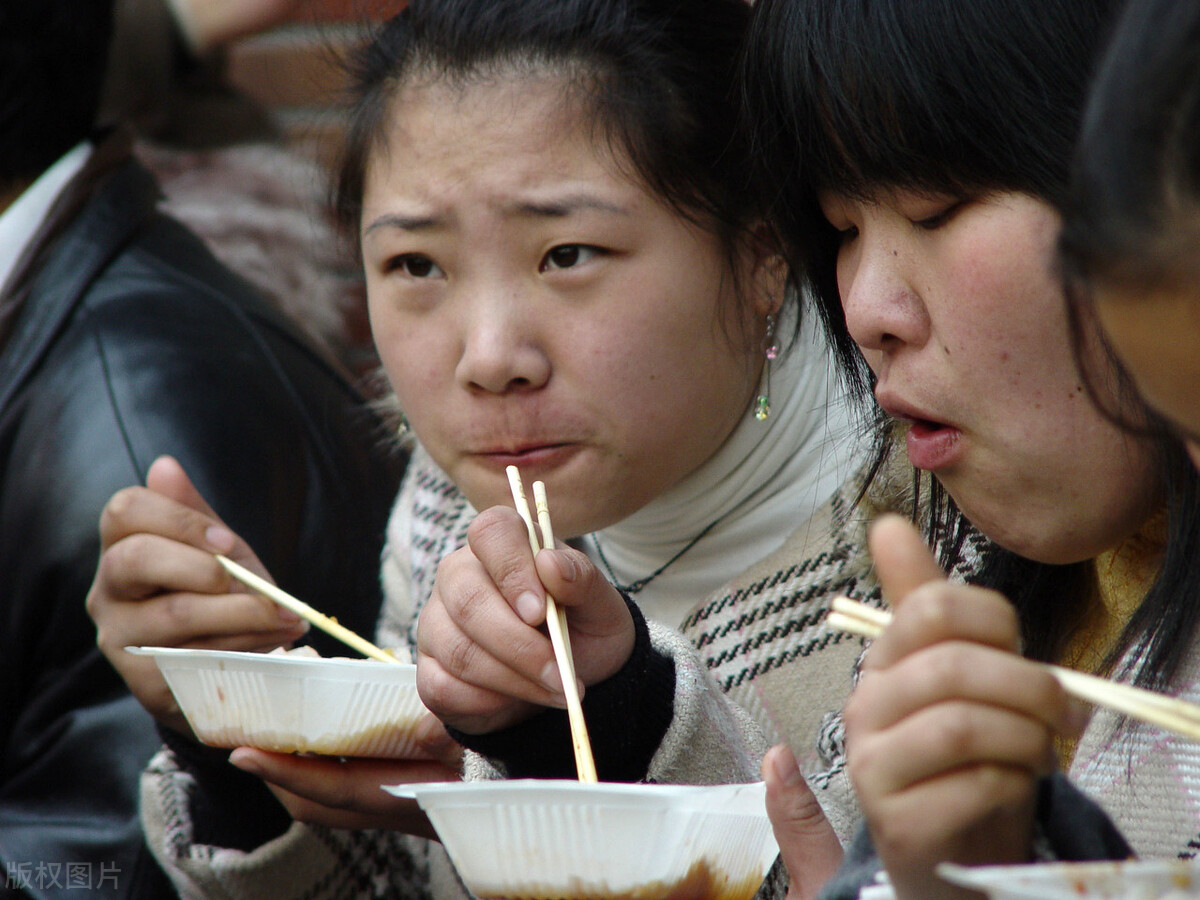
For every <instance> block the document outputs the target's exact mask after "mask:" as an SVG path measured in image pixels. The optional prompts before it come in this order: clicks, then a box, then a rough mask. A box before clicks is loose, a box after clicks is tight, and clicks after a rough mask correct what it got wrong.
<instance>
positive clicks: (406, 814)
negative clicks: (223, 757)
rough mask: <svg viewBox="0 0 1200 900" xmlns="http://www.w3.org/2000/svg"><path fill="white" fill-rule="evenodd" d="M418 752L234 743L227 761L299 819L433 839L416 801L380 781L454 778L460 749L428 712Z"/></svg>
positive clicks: (457, 769) (387, 782) (337, 826)
mask: <svg viewBox="0 0 1200 900" xmlns="http://www.w3.org/2000/svg"><path fill="white" fill-rule="evenodd" d="M418 745H419V746H420V750H419V751H418V752H417V753H416V754H414V755H413V756H412V757H411V758H408V759H360V758H338V757H330V756H296V755H293V754H287V753H270V752H267V751H266V750H256V749H254V748H252V747H239V748H238V749H236V750H234V751H233V753H232V754H231V755H230V757H229V761H230V762H231V763H233V764H234V765H235V766H237V767H238V768H240V769H242V770H243V771H246V772H249V773H251V774H253V775H257V776H259V777H260V778H262V779H263V780H264V781H266V782H267V786H268V787H269V788H270V789H271V792H272V793H273V794H274V795H275V796H276V797H277V798H278V799H279V802H280V803H282V804H283V805H284V807H286V808H287V811H288V812H289V813H291V815H292V818H293V819H296V820H297V821H299V822H309V823H313V824H318V825H327V826H329V827H331V828H380V829H387V830H390V831H399V832H403V833H405V834H413V835H417V836H418V837H426V838H433V839H435V840H436V839H437V835H436V834H435V833H434V831H433V828H432V826H431V825H430V824H429V820H428V819H427V818H426V816H425V813H423V812H422V811H421V809H420V808H419V807H418V806H417V803H416V801H414V800H407V799H403V798H401V797H395V796H393V795H392V794H389V793H388V792H387V791H385V790H383V789H382V787H381V786H382V785H385V784H417V783H422V782H430V781H458V780H459V766H460V763H461V760H462V748H461V747H459V746H458V744H457V743H455V742H454V741H453V740H452V739H451V738H450V736H449V735H448V734H446V730H445V728H443V727H442V723H441V722H439V721H438V720H437V719H436V718H435V717H434V716H432V715H428V716H426V717H425V719H424V720H423V721H422V723H421V725H420V731H419V737H418Z"/></svg>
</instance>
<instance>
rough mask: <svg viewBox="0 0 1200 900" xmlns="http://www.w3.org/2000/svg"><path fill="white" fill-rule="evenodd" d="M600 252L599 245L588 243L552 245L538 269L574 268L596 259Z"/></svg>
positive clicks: (544, 270) (545, 270)
mask: <svg viewBox="0 0 1200 900" xmlns="http://www.w3.org/2000/svg"><path fill="white" fill-rule="evenodd" d="M600 252H601V251H600V248H599V247H589V246H588V245H587V244H559V245H558V246H557V247H551V248H550V250H549V251H548V252H547V253H546V255H545V256H543V257H542V261H541V263H540V264H539V265H538V271H539V272H548V271H551V270H553V269H573V268H574V267H575V266H578V265H580V264H581V263H585V262H587V261H588V260H590V259H594V258H595V257H596V256H598V255H599V254H600Z"/></svg>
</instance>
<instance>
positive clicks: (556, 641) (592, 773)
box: [505, 466, 599, 782]
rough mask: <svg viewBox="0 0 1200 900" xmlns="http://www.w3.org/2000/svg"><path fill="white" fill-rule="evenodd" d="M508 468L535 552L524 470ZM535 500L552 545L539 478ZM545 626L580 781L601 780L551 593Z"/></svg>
mask: <svg viewBox="0 0 1200 900" xmlns="http://www.w3.org/2000/svg"><path fill="white" fill-rule="evenodd" d="M505 471H506V472H507V473H508V486H509V488H510V490H511V491H512V497H513V503H514V504H516V507H517V512H518V513H520V515H521V519H522V520H523V521H524V522H525V529H526V531H528V532H529V546H530V548H531V549H532V550H533V553H534V555H535V556H536V555H537V552H538V550H540V549H541V546H539V544H538V536H537V532H536V531H535V530H534V527H533V517H532V516H531V515H530V514H529V501H528V500H526V499H525V485H524V483H523V482H522V481H521V473H520V472H519V471H517V467H516V466H509V467H508V468H507V469H505ZM533 502H534V505H535V507H536V508H537V517H538V527H539V528H540V529H541V530H542V543H543V544H544V545H545V546H546V547H553V546H554V529H553V527H552V526H551V524H550V507H549V505H548V504H547V503H546V486H545V485H544V484H543V483H542V482H540V481H535V482H534V483H533ZM546 626H547V628H548V630H549V632H550V645H551V646H552V647H553V648H554V659H555V661H556V662H557V663H558V671H559V674H560V676H561V677H562V683H563V693H564V694H565V695H566V698H567V721H568V722H569V723H570V725H571V743H572V745H573V746H574V749H575V770H576V771H577V772H578V773H579V780H580V781H590V782H596V781H598V780H599V779H598V778H597V777H596V763H595V760H594V759H593V758H592V745H591V741H590V740H589V739H588V732H587V723H586V722H585V721H584V719H583V706H582V705H581V704H580V702H579V689H578V686H577V685H576V683H575V661H574V659H573V658H572V656H571V637H570V634H569V633H568V631H567V612H566V610H564V609H560V608H559V606H558V604H557V603H555V602H554V598H553V597H551V596H550V595H549V594H547V595H546Z"/></svg>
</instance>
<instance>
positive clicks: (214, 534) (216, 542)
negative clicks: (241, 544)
mask: <svg viewBox="0 0 1200 900" xmlns="http://www.w3.org/2000/svg"><path fill="white" fill-rule="evenodd" d="M204 539H205V540H206V541H208V545H209V546H210V547H211V548H212V549H213V550H215V551H216V552H218V553H228V552H230V551H231V550H232V549H233V547H234V544H236V543H237V538H236V537H235V536H234V534H233V532H232V531H230V530H229V529H228V528H224V527H222V526H221V525H209V526H208V528H206V529H205V530H204Z"/></svg>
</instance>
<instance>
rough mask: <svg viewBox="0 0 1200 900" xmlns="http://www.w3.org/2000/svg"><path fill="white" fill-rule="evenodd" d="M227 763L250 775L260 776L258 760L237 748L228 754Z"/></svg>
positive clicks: (260, 770)
mask: <svg viewBox="0 0 1200 900" xmlns="http://www.w3.org/2000/svg"><path fill="white" fill-rule="evenodd" d="M229 762H230V763H232V764H233V765H235V766H237V767H238V768H239V769H241V770H242V771H243V772H249V773H250V774H251V775H261V774H262V769H261V768H260V767H259V765H258V760H256V759H255V758H254V756H253V755H252V754H250V753H249V752H248V751H246V750H243V749H242V748H241V747H238V748H237V749H236V750H234V751H233V752H232V753H230V754H229Z"/></svg>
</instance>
